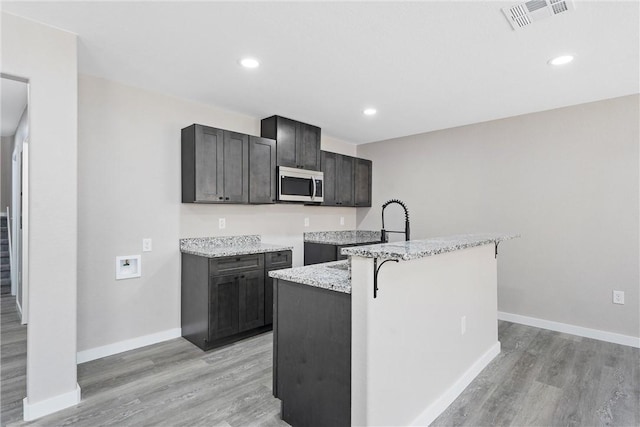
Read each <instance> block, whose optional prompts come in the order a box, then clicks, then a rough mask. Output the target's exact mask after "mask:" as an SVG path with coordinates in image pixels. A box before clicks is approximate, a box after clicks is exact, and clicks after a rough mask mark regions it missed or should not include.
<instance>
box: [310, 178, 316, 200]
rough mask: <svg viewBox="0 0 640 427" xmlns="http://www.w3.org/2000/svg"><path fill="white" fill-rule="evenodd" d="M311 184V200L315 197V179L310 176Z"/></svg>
mask: <svg viewBox="0 0 640 427" xmlns="http://www.w3.org/2000/svg"><path fill="white" fill-rule="evenodd" d="M311 185H312V186H313V193H312V194H311V200H314V199H315V198H316V179H315V178H314V177H311Z"/></svg>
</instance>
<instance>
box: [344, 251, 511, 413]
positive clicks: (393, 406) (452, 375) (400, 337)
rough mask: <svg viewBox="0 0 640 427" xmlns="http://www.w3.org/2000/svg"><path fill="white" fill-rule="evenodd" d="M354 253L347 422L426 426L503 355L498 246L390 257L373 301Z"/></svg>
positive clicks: (368, 265)
mask: <svg viewBox="0 0 640 427" xmlns="http://www.w3.org/2000/svg"><path fill="white" fill-rule="evenodd" d="M365 248H366V247H365ZM352 255H353V256H352V258H351V297H352V326H351V332H352V335H351V336H352V343H351V369H352V370H351V424H352V425H354V426H389V425H394V426H399V425H428V424H429V423H431V422H432V421H433V420H435V418H437V417H438V415H440V414H441V413H442V412H443V411H444V410H445V409H446V408H447V406H448V405H449V404H451V402H453V400H455V398H456V397H457V396H458V395H459V394H460V393H461V392H462V391H463V390H464V388H465V387H466V386H467V385H469V383H470V382H471V381H472V380H473V379H474V378H475V377H476V376H477V375H478V374H479V373H480V371H481V370H482V369H483V368H484V367H485V366H486V365H487V364H488V363H489V362H490V361H491V360H492V359H493V358H494V357H495V356H496V355H498V354H499V353H500V342H499V341H498V320H497V268H496V265H497V263H496V257H495V246H494V244H493V242H492V243H491V244H484V245H482V246H475V247H470V248H466V249H461V250H454V251H451V252H446V253H441V254H438V255H435V256H426V257H422V258H417V259H411V260H408V261H403V260H401V261H399V262H387V263H385V264H384V265H382V267H381V268H380V270H379V275H378V288H379V290H378V294H377V298H375V299H374V297H373V282H374V259H373V258H371V257H366V255H365V256H364V257H363V256H358V255H356V254H352ZM369 256H371V255H369ZM383 260H384V259H379V260H378V264H379V263H380V262H381V261H383Z"/></svg>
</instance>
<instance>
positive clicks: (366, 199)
mask: <svg viewBox="0 0 640 427" xmlns="http://www.w3.org/2000/svg"><path fill="white" fill-rule="evenodd" d="M372 169H373V163H372V162H371V160H366V159H358V158H356V159H355V178H354V181H355V182H354V191H355V205H356V207H371V170H372Z"/></svg>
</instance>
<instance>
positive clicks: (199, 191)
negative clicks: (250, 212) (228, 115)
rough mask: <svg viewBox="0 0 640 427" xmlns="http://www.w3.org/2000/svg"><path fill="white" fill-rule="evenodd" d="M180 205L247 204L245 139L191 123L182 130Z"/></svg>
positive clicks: (241, 136) (241, 135)
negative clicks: (196, 203) (197, 203)
mask: <svg viewBox="0 0 640 427" xmlns="http://www.w3.org/2000/svg"><path fill="white" fill-rule="evenodd" d="M182 202H183V203H194V202H201V203H248V202H249V136H248V135H245V134H241V133H237V132H231V131H227V130H223V129H216V128H212V127H208V126H202V125H195V124H194V125H191V126H189V127H186V128H184V129H182Z"/></svg>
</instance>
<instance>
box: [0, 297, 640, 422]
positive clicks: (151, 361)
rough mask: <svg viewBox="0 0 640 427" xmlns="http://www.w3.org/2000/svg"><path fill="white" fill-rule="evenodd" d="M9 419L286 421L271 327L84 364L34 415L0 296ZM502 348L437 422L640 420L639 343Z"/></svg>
mask: <svg viewBox="0 0 640 427" xmlns="http://www.w3.org/2000/svg"><path fill="white" fill-rule="evenodd" d="M1 310H2V312H1V321H2V325H1V329H2V334H1V340H2V341H1V343H0V344H1V364H2V366H1V393H0V400H1V410H2V412H1V415H0V425H2V426H5V425H8V426H23V425H37V426H71V425H73V426H91V427H94V426H103V425H114V426H226V427H230V426H233V427H235V426H286V425H287V424H286V423H284V422H283V421H282V420H280V402H279V400H277V399H275V398H274V397H273V396H272V395H271V364H272V334H271V333H266V334H263V335H260V336H257V337H254V338H250V339H247V340H244V341H242V342H239V343H236V344H233V345H230V346H228V347H224V348H220V349H216V350H213V351H210V352H206V353H205V352H202V351H201V350H200V349H198V348H197V347H195V346H193V345H192V344H190V343H189V342H187V341H185V340H183V339H182V338H178V339H174V340H171V341H166V342H163V343H160V344H155V345H152V346H148V347H144V348H141V349H137V350H132V351H128V352H126V353H121V354H117V355H114V356H109V357H105V358H103V359H99V360H94V361H91V362H87V363H83V364H81V365H78V383H79V384H80V387H81V389H82V402H81V403H80V404H78V405H77V406H75V407H73V408H68V409H65V410H62V411H60V412H57V413H55V414H51V415H49V416H46V417H43V418H41V419H39V420H36V421H32V422H29V423H25V422H23V421H22V399H23V397H24V396H25V391H26V389H25V361H26V327H24V326H21V325H20V322H19V320H18V317H17V313H16V310H15V298H14V297H11V296H2V298H1ZM499 339H500V341H501V344H502V352H501V353H500V355H498V356H497V357H496V358H495V359H494V361H493V362H491V364H489V366H488V367H487V368H486V369H485V370H483V371H482V373H481V374H480V375H479V376H478V377H477V378H476V379H475V380H474V381H473V382H472V383H471V384H470V385H469V386H468V387H467V388H466V389H465V391H464V392H463V393H462V394H461V395H460V396H459V397H458V399H456V400H455V401H454V402H453V404H452V405H451V406H450V407H449V408H448V409H447V410H446V411H445V412H444V413H443V414H442V415H441V416H440V417H439V418H438V419H436V420H435V422H434V423H433V424H432V425H433V426H463V425H464V426H600V425H602V426H639V425H640V350H639V349H636V348H631V347H626V346H621V345H616V344H610V343H606V342H602V341H596V340H591V339H587V338H580V337H576V336H572V335H566V334H561V333H557V332H552V331H547V330H543V329H537V328H532V327H528V326H523V325H518V324H513V323H508V322H499Z"/></svg>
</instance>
